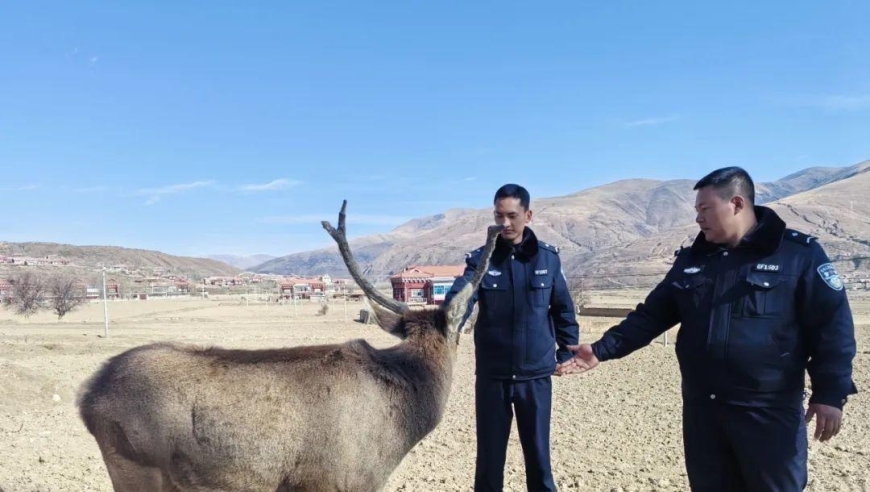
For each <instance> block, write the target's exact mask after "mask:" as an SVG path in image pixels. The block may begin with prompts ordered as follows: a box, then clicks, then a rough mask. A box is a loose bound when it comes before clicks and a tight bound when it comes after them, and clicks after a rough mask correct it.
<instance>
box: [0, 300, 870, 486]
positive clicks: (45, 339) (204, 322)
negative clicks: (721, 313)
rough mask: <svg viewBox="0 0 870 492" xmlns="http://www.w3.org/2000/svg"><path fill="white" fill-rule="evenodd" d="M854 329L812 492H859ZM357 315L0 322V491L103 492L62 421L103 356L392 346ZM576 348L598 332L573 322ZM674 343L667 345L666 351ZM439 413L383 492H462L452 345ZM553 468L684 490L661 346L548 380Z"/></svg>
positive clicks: (223, 314)
mask: <svg viewBox="0 0 870 492" xmlns="http://www.w3.org/2000/svg"><path fill="white" fill-rule="evenodd" d="M851 298H852V301H853V306H854V308H855V315H856V321H857V322H858V336H859V341H858V343H859V346H858V349H859V355H858V357H857V359H856V362H855V379H856V383H857V384H858V386H859V389H861V390H863V391H864V392H863V393H861V394H860V395H858V396H857V397H855V398H853V400H852V401H851V402H850V404H849V405H848V407H847V411H846V425H845V428H844V429H843V431H842V432H841V434H840V435H839V436H838V437H837V438H835V440H834V441H833V442H830V443H827V444H820V443H817V442H812V443H811V444H810V487H809V490H811V491H815V492H823V491H824V492H829V491H868V490H870V437H868V436H870V404H868V401H870V400H868V398H870V397H868V392H870V355H868V354H870V298H868V297H867V296H863V297H860V296H856V295H854V294H853V295H852V297H851ZM360 307H361V305H360V304H359V303H351V304H349V305H348V308H347V314H346V316H345V310H344V308H343V305H342V304H341V303H338V304H333V305H331V307H330V310H329V312H328V313H327V314H326V315H325V316H316V315H315V312H316V311H317V306H314V305H311V304H308V305H305V306H301V307H297V308H295V309H294V307H293V306H292V305H289V306H278V305H274V304H271V305H269V304H265V303H263V304H260V303H251V304H250V305H249V306H246V305H244V303H240V301H239V300H238V299H224V300H220V301H219V300H214V299H213V300H200V299H186V300H148V301H132V302H114V303H110V305H109V308H110V319H111V324H110V327H109V329H110V336H109V338H108V339H105V338H102V333H103V309H102V305H101V304H92V305H88V306H85V307H84V308H83V309H81V310H80V311H79V312H76V313H72V314H70V315H68V317H67V318H66V319H64V320H63V321H62V322H58V321H56V320H55V319H54V318H53V317H52V316H50V315H48V314H45V315H39V316H36V317H33V318H31V319H30V320H29V321H25V320H23V319H21V318H16V317H14V316H13V315H11V314H10V313H8V312H5V311H2V310H0V490H2V491H5V492H19V491H20V492H25V491H43V492H47V491H104V492H105V491H110V490H111V486H110V482H109V479H108V475H107V474H106V471H105V468H104V466H103V462H102V459H101V458H100V453H99V450H98V448H97V446H96V444H95V442H94V440H93V439H92V437H91V436H90V435H89V434H88V433H87V431H86V430H85V428H84V426H83V425H82V423H81V421H80V420H79V418H78V415H77V412H76V410H75V408H74V402H75V395H76V391H77V389H78V387H79V385H80V384H81V382H82V381H83V380H84V379H85V378H86V377H87V376H89V375H90V374H91V373H92V372H93V371H94V370H96V369H97V367H98V366H99V365H100V364H101V363H102V362H103V361H104V360H105V359H106V358H108V357H110V356H112V355H114V354H117V353H119V352H121V351H123V350H125V349H127V348H130V347H133V346H136V345H139V344H143V343H147V342H152V341H158V340H179V341H185V342H192V343H198V344H205V345H222V346H226V347H237V348H262V347H279V346H289V345H299V344H320V343H332V342H341V341H344V340H348V339H352V338H363V337H364V338H366V339H367V340H369V341H370V342H371V343H372V344H374V345H377V346H386V345H391V344H393V343H395V342H394V339H392V338H390V337H388V336H387V335H385V334H383V333H381V332H380V331H379V330H378V329H377V328H376V327H375V326H373V325H369V326H365V325H362V324H360V323H357V322H355V321H354V319H355V318H356V316H357V314H358V311H359V309H360ZM580 322H581V328H582V331H583V334H582V339H583V340H584V341H591V340H594V339H596V338H597V336H598V335H599V334H600V333H601V332H602V331H603V330H604V329H605V328H606V327H607V326H609V323H610V321H609V320H604V319H580ZM672 339H673V338H672ZM459 350H460V355H459V361H458V370H457V372H456V377H455V379H454V386H453V393H452V395H451V399H450V405H449V408H448V410H447V413H446V415H445V418H444V421H443V422H442V423H441V425H440V426H439V427H438V428H437V429H436V430H435V431H434V432H433V433H432V434H431V435H429V436H428V437H427V438H426V439H425V440H424V441H423V442H421V443H420V444H419V445H418V446H417V447H416V448H415V449H414V450H412V451H411V453H410V454H409V455H408V456H407V458H406V459H405V461H404V462H403V463H402V464H401V466H400V467H399V468H398V469H397V470H396V472H395V473H394V474H393V476H392V477H391V479H390V481H389V483H388V485H387V487H386V489H385V490H387V491H458V490H462V491H465V490H471V484H472V478H473V469H474V456H475V440H474V406H473V351H472V350H473V347H472V343H471V338H470V337H465V338H463V343H462V344H461V346H460V349H459ZM554 393H555V394H554V398H555V402H554V412H553V440H552V447H553V451H552V454H553V467H554V472H555V475H556V480H557V484H558V485H559V487H560V490H577V491H604V492H610V491H623V492H629V491H638V492H639V491H645V492H646V491H685V490H688V485H687V481H686V476H685V471H684V468H683V453H682V436H681V433H680V398H679V373H678V368H677V362H676V358H675V356H674V351H673V345H672V344H671V345H669V346H667V347H665V346H663V345H662V344H661V342H660V341H659V342H656V343H655V344H653V345H651V346H650V347H647V348H646V349H644V350H642V351H640V352H638V353H636V354H634V355H633V356H632V357H630V358H628V359H625V360H622V361H614V362H609V363H605V364H602V365H601V366H600V367H599V368H598V369H596V370H595V371H594V372H592V373H590V374H588V375H583V376H573V377H567V378H555V379H554ZM524 477H525V475H524V468H523V461H522V452H521V448H520V446H519V441H518V440H517V436H516V430H515V429H514V434H513V436H512V441H511V444H510V447H509V452H508V461H507V465H506V471H505V480H506V490H511V491H521V490H525V485H524V482H525V478H524Z"/></svg>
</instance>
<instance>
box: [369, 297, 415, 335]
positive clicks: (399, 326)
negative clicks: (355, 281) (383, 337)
mask: <svg viewBox="0 0 870 492" xmlns="http://www.w3.org/2000/svg"><path fill="white" fill-rule="evenodd" d="M368 304H369V308H370V309H371V311H372V314H374V316H375V322H376V323H377V324H378V326H380V327H381V329H382V330H384V331H385V332H387V333H389V334H390V335H393V336H394V337H398V338H401V339H405V337H407V336H408V333H407V332H406V331H405V320H404V319H403V318H402V315H401V314H396V313H394V312H392V311H390V310H389V309H387V308H385V307H383V306H381V305H380V304H378V303H377V302H368Z"/></svg>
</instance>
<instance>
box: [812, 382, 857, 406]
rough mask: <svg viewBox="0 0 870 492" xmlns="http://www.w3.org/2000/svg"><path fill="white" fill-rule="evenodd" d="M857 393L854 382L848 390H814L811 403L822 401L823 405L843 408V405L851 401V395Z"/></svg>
mask: <svg viewBox="0 0 870 492" xmlns="http://www.w3.org/2000/svg"><path fill="white" fill-rule="evenodd" d="M856 393H858V389H857V388H856V387H855V384H854V383H850V389H849V391H847V392H843V391H839V392H830V391H819V392H815V391H814V392H813V394H812V395H811V396H810V403H820V404H822V405H828V406H829V407H835V408H839V409H840V410H842V409H843V406H845V405H846V403H847V402H848V401H849V395H854V394H856Z"/></svg>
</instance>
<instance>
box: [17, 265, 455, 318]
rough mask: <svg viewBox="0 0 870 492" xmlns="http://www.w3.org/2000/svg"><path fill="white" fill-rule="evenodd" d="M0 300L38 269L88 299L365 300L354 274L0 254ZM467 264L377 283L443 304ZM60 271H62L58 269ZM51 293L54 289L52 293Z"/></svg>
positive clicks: (414, 269)
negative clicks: (178, 268)
mask: <svg viewBox="0 0 870 492" xmlns="http://www.w3.org/2000/svg"><path fill="white" fill-rule="evenodd" d="M0 267H4V268H3V269H2V270H0V301H2V300H3V299H6V298H8V297H10V296H12V295H13V283H14V278H15V276H16V275H17V274H19V273H22V272H24V271H28V270H31V269H33V270H35V271H37V272H39V274H40V275H43V276H56V275H64V276H68V277H69V276H72V277H73V279H74V280H75V286H76V292H74V293H73V295H74V296H77V297H82V298H84V299H86V300H97V299H102V298H103V290H104V285H103V282H105V297H106V298H107V299H109V300H147V299H149V298H171V297H180V296H197V297H203V298H205V297H209V296H213V295H227V294H248V295H250V294H256V295H257V296H264V295H265V296H267V298H268V299H269V300H272V301H275V302H280V301H288V300H292V301H311V302H321V303H323V302H329V300H330V299H335V298H347V299H348V300H352V301H360V300H362V297H363V294H362V291H361V290H360V289H358V287H357V285H356V283H355V282H354V281H353V280H351V279H346V278H333V277H332V276H330V275H328V274H324V275H318V276H299V275H274V274H259V273H251V272H242V273H239V274H237V275H230V276H207V277H202V278H198V279H197V278H192V277H191V276H190V275H185V274H180V273H176V272H173V271H172V270H171V269H169V268H166V267H151V268H134V267H130V266H128V265H123V264H110V265H106V266H104V267H101V268H89V267H84V266H79V265H76V264H75V262H73V261H72V260H70V259H68V258H64V257H61V256H45V257H29V256H0ZM464 269H465V266H464V265H412V266H408V267H406V268H405V269H404V270H402V271H400V272H398V273H395V274H393V275H391V276H389V277H387V278H383V277H382V278H380V279H378V280H376V281H375V285H376V287H377V288H379V289H382V290H384V291H385V292H389V293H391V295H392V297H393V298H394V299H395V300H397V301H400V302H405V303H408V304H411V305H418V306H422V305H440V304H441V303H442V302H443V301H444V297H445V295H446V294H447V291H448V290H449V289H450V287H451V286H452V285H453V282H454V281H455V280H456V278H458V277H460V276H462V274H463V271H464ZM55 270H56V271H55ZM49 295H50V294H49Z"/></svg>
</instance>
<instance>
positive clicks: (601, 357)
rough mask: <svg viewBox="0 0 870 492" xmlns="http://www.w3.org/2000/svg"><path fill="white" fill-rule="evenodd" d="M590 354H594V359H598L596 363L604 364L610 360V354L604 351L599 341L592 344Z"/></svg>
mask: <svg viewBox="0 0 870 492" xmlns="http://www.w3.org/2000/svg"><path fill="white" fill-rule="evenodd" d="M592 353H593V354H595V358H596V359H598V362H604V361H606V360H608V359H610V354H609V353H608V352H607V351H606V350H604V347H603V346H602V344H601V340H599V341H597V342H594V343H593V344H592Z"/></svg>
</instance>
